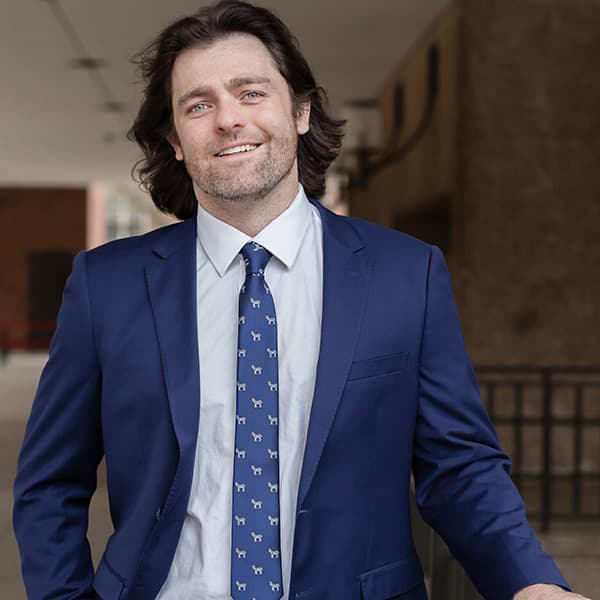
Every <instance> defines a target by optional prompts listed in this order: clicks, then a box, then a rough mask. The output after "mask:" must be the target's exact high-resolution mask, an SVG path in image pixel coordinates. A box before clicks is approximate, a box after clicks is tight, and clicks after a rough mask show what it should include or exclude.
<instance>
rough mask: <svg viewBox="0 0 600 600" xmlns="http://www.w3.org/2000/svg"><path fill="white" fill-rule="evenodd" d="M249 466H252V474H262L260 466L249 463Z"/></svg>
mask: <svg viewBox="0 0 600 600" xmlns="http://www.w3.org/2000/svg"><path fill="white" fill-rule="evenodd" d="M250 466H251V467H252V474H253V475H255V476H256V475H262V471H263V468H262V467H256V466H254V465H250Z"/></svg>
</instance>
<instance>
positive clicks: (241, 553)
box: [235, 548, 246, 558]
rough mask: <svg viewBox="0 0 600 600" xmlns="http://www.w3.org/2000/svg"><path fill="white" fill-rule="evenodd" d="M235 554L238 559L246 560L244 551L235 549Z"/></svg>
mask: <svg viewBox="0 0 600 600" xmlns="http://www.w3.org/2000/svg"><path fill="white" fill-rule="evenodd" d="M235 553H236V554H237V556H238V558H246V551H245V550H240V549H239V548H236V549H235Z"/></svg>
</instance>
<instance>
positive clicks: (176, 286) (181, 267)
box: [146, 218, 200, 464]
mask: <svg viewBox="0 0 600 600" xmlns="http://www.w3.org/2000/svg"><path fill="white" fill-rule="evenodd" d="M146 282H147V285H148V294H149V297H150V303H151V305H152V311H153V314H154V321H155V325H156V332H157V336H158V342H159V346H160V355H161V358H162V364H163V370H164V375H165V382H166V387H167V394H168V398H169V406H170V410H171V418H172V420H173V427H174V430H175V435H176V437H177V442H178V444H179V449H180V457H181V459H182V461H183V459H184V458H187V459H188V460H191V462H192V464H193V456H194V451H195V446H196V438H197V435H198V414H199V401H200V378H199V369H198V337H197V331H198V329H197V326H196V319H197V313H196V219H194V218H191V219H188V220H187V221H184V222H183V223H181V224H180V225H176V226H173V227H170V228H168V229H167V230H165V235H164V237H162V238H161V239H160V241H159V243H158V244H157V245H156V246H155V248H154V250H153V256H152V259H151V261H150V262H149V263H148V264H147V265H146Z"/></svg>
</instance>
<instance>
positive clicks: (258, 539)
mask: <svg viewBox="0 0 600 600" xmlns="http://www.w3.org/2000/svg"><path fill="white" fill-rule="evenodd" d="M251 533H252V539H253V540H254V543H255V544H256V543H258V542H262V539H263V535H262V533H254V531H252V532H251Z"/></svg>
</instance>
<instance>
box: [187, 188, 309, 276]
mask: <svg viewBox="0 0 600 600" xmlns="http://www.w3.org/2000/svg"><path fill="white" fill-rule="evenodd" d="M310 216H311V208H310V203H309V201H308V198H307V197H306V194H305V192H304V188H303V187H302V185H301V184H299V186H298V193H297V194H296V197H295V198H294V200H293V201H292V203H291V204H290V205H289V206H288V207H287V208H286V209H285V210H284V211H283V212H282V213H281V214H280V215H279V216H278V217H277V218H276V219H274V220H273V221H271V222H270V223H269V224H268V225H267V226H266V227H265V228H264V229H263V230H262V231H260V232H259V233H257V234H256V235H255V236H254V237H250V236H248V235H246V234H245V233H243V232H242V231H240V230H239V229H236V228H235V227H233V226H232V225H229V224H228V223H225V221H221V220H220V219H217V217H215V216H213V215H211V214H210V213H209V212H208V211H207V210H206V209H204V208H203V207H202V206H201V205H200V204H198V214H197V216H196V221H197V225H198V227H197V232H198V242H199V243H200V244H201V246H202V248H203V249H204V252H205V253H206V255H207V257H208V259H209V260H210V262H211V263H212V265H213V267H214V268H215V270H216V271H217V273H218V274H219V276H220V277H223V276H224V275H225V273H226V272H227V270H228V269H229V267H230V265H231V263H232V262H233V261H234V260H235V258H236V256H237V255H238V254H239V252H240V250H241V249H242V247H243V246H244V244H246V243H248V242H249V241H255V242H257V243H258V244H260V245H261V246H263V247H264V248H266V249H267V250H268V251H269V252H271V254H272V255H273V256H275V257H276V258H278V259H279V260H280V261H281V262H282V263H283V264H284V265H285V266H286V267H287V268H288V269H289V268H291V267H292V265H293V264H294V261H295V260H296V256H297V255H298V251H299V250H300V244H301V243H302V239H303V238H304V234H305V233H306V229H307V227H308V224H309V222H310Z"/></svg>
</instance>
